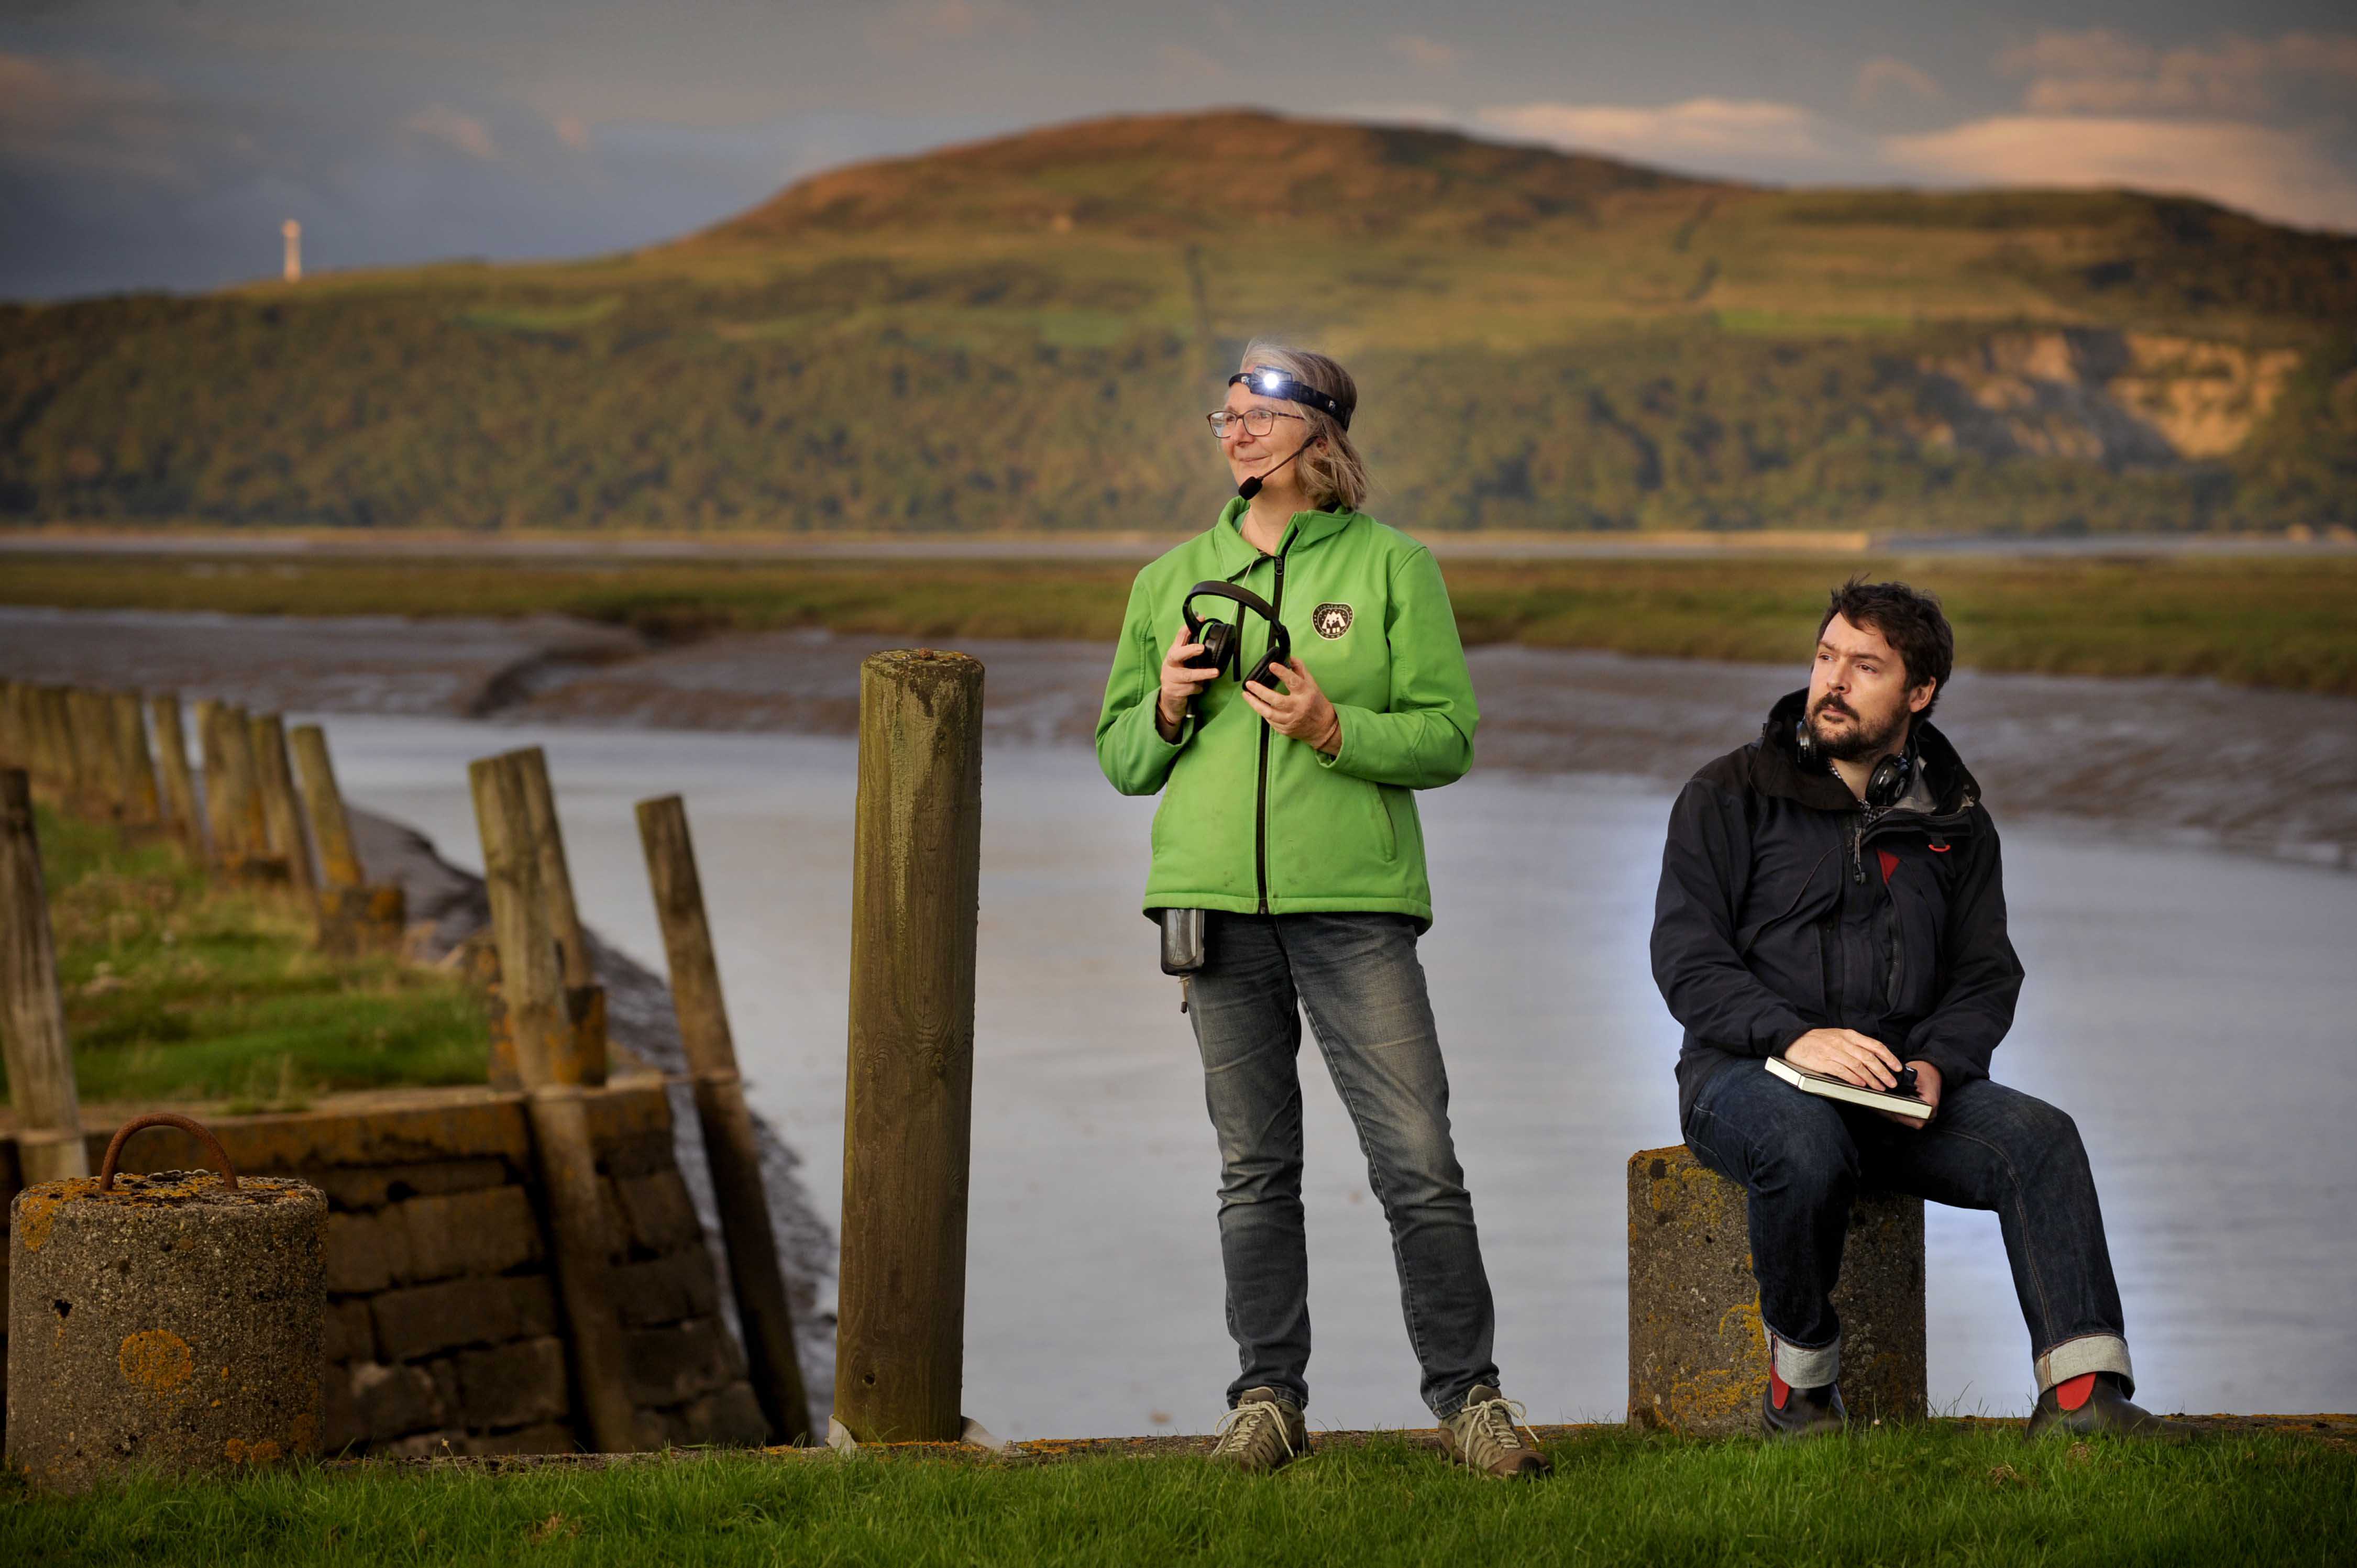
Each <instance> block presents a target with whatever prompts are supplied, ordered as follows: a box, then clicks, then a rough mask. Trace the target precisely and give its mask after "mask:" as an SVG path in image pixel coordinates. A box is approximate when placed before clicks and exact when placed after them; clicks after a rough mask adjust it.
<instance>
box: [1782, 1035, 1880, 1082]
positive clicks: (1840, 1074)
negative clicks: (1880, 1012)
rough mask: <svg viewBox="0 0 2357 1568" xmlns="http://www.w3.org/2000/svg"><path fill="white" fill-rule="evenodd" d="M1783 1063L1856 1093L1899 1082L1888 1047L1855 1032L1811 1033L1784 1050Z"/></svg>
mask: <svg viewBox="0 0 2357 1568" xmlns="http://www.w3.org/2000/svg"><path fill="white" fill-rule="evenodd" d="M1784 1059H1785V1060H1786V1061H1788V1062H1791V1063H1792V1065H1793V1066H1794V1067H1797V1068H1805V1069H1808V1070H1809V1071H1811V1072H1821V1073H1824V1075H1825V1076H1826V1077H1827V1078H1837V1079H1841V1080H1842V1081H1843V1082H1844V1083H1854V1084H1856V1085H1857V1086H1858V1087H1859V1088H1860V1089H1889V1088H1892V1087H1893V1086H1895V1085H1896V1084H1897V1083H1898V1082H1899V1058H1897V1057H1895V1056H1892V1055H1891V1054H1890V1047H1888V1046H1886V1045H1884V1044H1883V1043H1882V1042H1881V1041H1880V1040H1877V1039H1871V1038H1868V1037H1867V1036H1864V1035H1861V1034H1859V1033H1858V1032H1857V1030H1856V1029H1812V1030H1810V1031H1809V1032H1808V1033H1807V1034H1805V1035H1803V1036H1801V1037H1800V1038H1799V1039H1797V1040H1794V1041H1793V1042H1792V1044H1791V1045H1789V1046H1786V1047H1784Z"/></svg>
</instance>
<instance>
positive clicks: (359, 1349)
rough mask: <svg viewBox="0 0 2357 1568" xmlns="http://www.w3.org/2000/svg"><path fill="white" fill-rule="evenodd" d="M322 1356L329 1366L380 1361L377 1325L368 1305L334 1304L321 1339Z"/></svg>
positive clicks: (332, 1302)
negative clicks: (377, 1351) (377, 1358)
mask: <svg viewBox="0 0 2357 1568" xmlns="http://www.w3.org/2000/svg"><path fill="white" fill-rule="evenodd" d="M319 1353H320V1355H321V1356H322V1357H323V1358H324V1359H326V1360H327V1362H328V1365H329V1366H335V1365H338V1364H339V1363H342V1362H346V1361H373V1360H375V1359H376V1322H375V1320H374V1319H373V1318H371V1316H369V1304H368V1303H367V1302H365V1301H360V1300H351V1301H331V1302H329V1303H328V1315H327V1317H326V1319H325V1320H324V1326H323V1329H322V1332H321V1334H320V1336H319Z"/></svg>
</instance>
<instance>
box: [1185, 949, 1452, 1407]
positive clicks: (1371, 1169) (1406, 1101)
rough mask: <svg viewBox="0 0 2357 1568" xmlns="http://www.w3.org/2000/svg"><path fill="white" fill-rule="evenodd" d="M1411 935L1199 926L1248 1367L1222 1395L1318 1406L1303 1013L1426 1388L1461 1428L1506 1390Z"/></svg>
mask: <svg viewBox="0 0 2357 1568" xmlns="http://www.w3.org/2000/svg"><path fill="white" fill-rule="evenodd" d="M1415 940H1416V922H1415V920H1413V919H1411V918H1408V917H1407V916H1405V915H1386V914H1359V913H1353V914H1324V915H1275V916H1267V915H1259V916H1254V915H1230V914H1223V913H1222V912H1220V911H1217V910H1213V911H1211V913H1210V914H1209V916H1208V917H1207V918H1206V919H1205V923H1204V947H1205V963H1204V967H1203V968H1202V970H1201V971H1200V972H1198V973H1197V974H1196V976H1195V978H1194V982H1193V986H1192V992H1193V1005H1192V1011H1191V1016H1192V1017H1193V1019H1194V1021H1195V1040H1196V1044H1197V1045H1198V1046H1199V1047H1200V1048H1201V1051H1202V1056H1203V1098H1204V1101H1205V1102H1206V1103H1207V1104H1208V1105H1209V1106H1210V1108H1211V1126H1212V1128H1213V1129H1214V1130H1215V1131H1216V1132H1217V1133H1218V1134H1219V1139H1220V1164H1221V1171H1220V1256H1221V1261H1222V1263H1223V1264H1224V1265H1225V1267H1226V1272H1227V1296H1228V1332H1229V1333H1230V1334H1231V1335H1232V1336H1233V1337H1234V1338H1235V1342H1236V1352H1237V1360H1238V1362H1239V1365H1240V1367H1241V1370H1240V1371H1239V1372H1238V1374H1237V1377H1236V1380H1235V1381H1234V1383H1232V1384H1231V1385H1230V1387H1229V1390H1228V1400H1229V1402H1230V1403H1231V1404H1232V1403H1234V1402H1235V1400H1236V1398H1237V1396H1239V1395H1240V1394H1242V1393H1243V1391H1245V1390H1247V1389H1254V1388H1262V1387H1267V1388H1274V1389H1275V1390H1277V1391H1279V1392H1280V1393H1283V1394H1285V1395H1286V1396H1287V1397H1289V1398H1291V1399H1293V1400H1295V1401H1297V1402H1300V1403H1302V1404H1304V1405H1306V1404H1307V1403H1308V1399H1309V1385H1308V1368H1309V1253H1308V1239H1307V1236H1306V1234H1305V1232H1304V1230H1303V1228H1302V1208H1301V1075H1300V1072H1299V1070H1298V1065H1297V1059H1298V1058H1299V1056H1300V1051H1301V1016H1302V1014H1303V1013H1305V1012H1307V1013H1308V1015H1309V1027H1310V1030H1311V1032H1312V1033H1313V1035H1314V1036H1316V1038H1317V1041H1318V1051H1319V1052H1320V1054H1322V1055H1323V1056H1324V1057H1325V1058H1326V1070H1327V1071H1328V1072H1329V1074H1331V1075H1332V1077H1333V1079H1334V1088H1335V1090H1336V1091H1337V1092H1338V1093H1340V1095H1341V1097H1342V1103H1343V1105H1344V1107H1345V1108H1347V1109H1348V1110H1349V1112H1350V1113H1351V1122H1352V1123H1353V1124H1354V1125H1355V1126H1356V1127H1357V1129H1358V1133H1359V1147H1360V1148H1361V1150H1362V1151H1363V1152H1364V1153H1365V1155H1366V1156H1367V1182H1368V1186H1369V1187H1372V1189H1373V1192H1374V1195H1375V1198H1376V1200H1377V1201H1378V1202H1379V1203H1381V1204H1382V1205H1383V1218H1384V1219H1386V1220H1388V1221H1389V1222H1390V1225H1391V1232H1392V1256H1393V1259H1394V1262H1396V1263H1397V1265H1398V1268H1399V1282H1400V1308H1401V1311H1402V1313H1403V1314H1404V1315H1405V1317H1406V1319H1407V1337H1408V1343H1409V1345H1410V1346H1411V1347H1413V1348H1414V1349H1415V1359H1416V1362H1417V1365H1418V1366H1419V1367H1421V1368H1422V1369H1423V1384H1422V1393H1423V1396H1424V1402H1425V1403H1426V1404H1427V1405H1429V1406H1430V1407H1431V1408H1432V1411H1433V1413H1434V1414H1436V1415H1442V1416H1446V1415H1451V1414H1454V1413H1455V1412H1456V1411H1457V1410H1458V1407H1459V1406H1461V1405H1463V1404H1464V1402H1465V1396H1466V1394H1467V1392H1468V1391H1469V1390H1471V1389H1472V1387H1473V1386H1474V1385H1475V1384H1476V1383H1488V1384H1491V1385H1493V1386H1494V1385H1495V1384H1496V1383H1497V1381H1498V1369H1497V1368H1496V1367H1495V1366H1494V1365H1493V1364H1492V1363H1491V1339H1492V1337H1493V1335H1494V1332H1495V1322H1496V1319H1495V1313H1494V1311H1493V1309H1492V1307H1491V1299H1490V1280H1489V1276H1488V1275H1487V1274H1486V1273H1483V1272H1482V1268H1481V1245H1480V1239H1479V1238H1478V1237H1477V1236H1476V1235H1475V1233H1474V1229H1473V1200H1472V1197H1470V1196H1469V1194H1468V1193H1467V1192H1466V1190H1465V1176H1464V1172H1463V1171H1462V1170H1461V1169H1459V1168H1458V1164H1457V1152H1456V1149H1455V1146H1454V1145H1453V1144H1452V1143H1451V1142H1450V1139H1449V1132H1448V1073H1447V1071H1446V1070H1445V1069H1443V1068H1442V1066H1441V1061H1440V1041H1439V1039H1438V1037H1437V1035H1436V1034H1435V1032H1434V1029H1433V1022H1432V1006H1431V1004H1430V1002H1429V1001H1428V1000H1427V999H1426V994H1425V985H1424V966H1423V965H1422V964H1421V963H1419V962H1417V961H1416V956H1415Z"/></svg>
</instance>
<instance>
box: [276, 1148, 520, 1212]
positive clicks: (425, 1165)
mask: <svg viewBox="0 0 2357 1568" xmlns="http://www.w3.org/2000/svg"><path fill="white" fill-rule="evenodd" d="M309 1179H310V1180H311V1181H312V1182H313V1184H314V1185H316V1186H317V1187H319V1189H320V1190H321V1191H323V1192H325V1193H326V1194H327V1195H328V1205H329V1206H330V1207H331V1208H338V1209H368V1208H383V1207H384V1206H385V1205H386V1204H388V1203H399V1202H401V1201H403V1200H404V1198H411V1197H423V1196H426V1195H429V1194H436V1193H446V1192H469V1191H472V1190H474V1189H476V1188H479V1187H504V1186H506V1185H507V1184H508V1183H510V1182H511V1181H513V1180H514V1179H515V1177H514V1173H512V1172H511V1171H510V1170H509V1169H508V1165H507V1162H506V1161H505V1160H497V1159H467V1160H431V1161H424V1162H419V1163H415V1164H411V1165H339V1166H331V1167H329V1168H328V1169H325V1170H322V1171H320V1172H318V1173H317V1175H316V1176H310V1177H309Z"/></svg>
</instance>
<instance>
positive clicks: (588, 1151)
mask: <svg viewBox="0 0 2357 1568" xmlns="http://www.w3.org/2000/svg"><path fill="white" fill-rule="evenodd" d="M468 784H469V785H470V786H471V787H472V789H473V792H474V799H475V822H476V826H477V827H478V828H479V830H480V832H481V833H482V839H483V881H484V884H485V886H486V888H487V890H488V891H489V893H490V904H491V933H492V939H493V940H494V941H496V942H497V943H498V945H499V953H500V991H501V993H502V995H503V997H504V1000H505V1004H506V1008H507V1027H508V1029H509V1031H510V1035H511V1039H512V1041H513V1048H514V1053H515V1067H516V1072H517V1075H518V1077H519V1078H520V1079H522V1083H523V1091H524V1110H525V1113H526V1115H527V1116H528V1117H529V1118H530V1121H531V1123H532V1133H533V1152H534V1154H535V1155H537V1157H538V1165H539V1167H540V1181H541V1190H542V1191H543V1192H544V1194H545V1195H546V1196H547V1199H548V1211H549V1220H550V1225H549V1229H550V1231H551V1233H552V1240H554V1252H555V1263H556V1280H557V1289H558V1293H559V1294H560V1296H561V1298H562V1300H563V1302H564V1305H565V1321H566V1323H567V1325H568V1326H570V1328H571V1330H572V1332H571V1334H570V1336H569V1337H568V1346H569V1348H570V1349H571V1351H572V1354H573V1359H574V1382H575V1383H576V1386H578V1387H579V1388H580V1390H581V1398H582V1403H583V1405H584V1407H585V1409H584V1411H583V1413H584V1415H585V1416H586V1417H587V1422H588V1426H589V1433H590V1437H591V1440H592V1441H593V1442H595V1443H596V1444H597V1446H598V1448H599V1449H600V1450H602V1451H605V1452H608V1453H626V1452H631V1451H634V1450H637V1449H639V1448H641V1447H644V1446H646V1444H645V1442H644V1440H643V1439H642V1437H641V1436H640V1432H639V1423H638V1412H637V1410H636V1408H635V1407H634V1406H633V1405H632V1404H631V1402H630V1391H629V1385H628V1383H627V1382H626V1381H625V1379H624V1375H623V1368H622V1337H621V1325H620V1320H619V1318H618V1317H617V1316H616V1315H615V1310H614V1303H613V1296H612V1293H611V1291H610V1289H609V1287H608V1278H607V1234H606V1232H607V1226H606V1215H605V1209H604V1207H603V1204H602V1202H601V1200H600V1195H599V1189H598V1186H597V1150H596V1148H595V1146H594V1145H593V1144H591V1142H590V1138H589V1114H588V1107H587V1103H586V1102H585V1101H584V1099H583V1092H582V1086H581V1083H580V1081H579V1079H578V1078H577V1077H576V1076H569V1075H570V1074H571V1073H572V1071H573V1069H574V1067H575V1062H574V1053H573V1051H572V1049H571V1037H572V1027H571V1025H570V1023H569V1022H568V1020H567V1018H566V1016H565V986H564V980H563V975H562V972H561V971H560V970H559V968H558V965H557V954H556V939H555V935H554V932H553V931H552V930H551V929H550V927H549V917H548V892H547V889H546V887H545V886H543V884H542V881H541V864H542V863H541V856H540V853H539V846H538V843H537V842H536V840H535V838H534V835H533V822H532V806H531V801H530V793H531V790H530V786H529V785H528V784H527V782H526V780H525V777H524V769H523V767H522V764H521V763H520V762H519V761H518V760H517V759H516V758H515V757H514V756H513V755H512V754H511V755H510V756H506V757H483V758H481V759H480V760H479V761H477V762H475V763H473V764H471V765H470V766H469V767H468Z"/></svg>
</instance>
